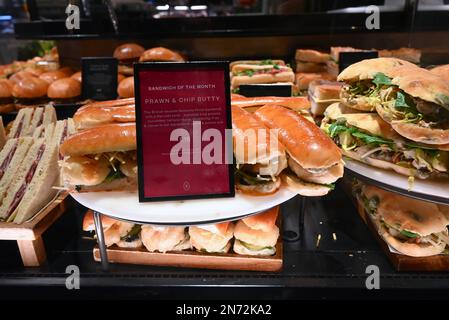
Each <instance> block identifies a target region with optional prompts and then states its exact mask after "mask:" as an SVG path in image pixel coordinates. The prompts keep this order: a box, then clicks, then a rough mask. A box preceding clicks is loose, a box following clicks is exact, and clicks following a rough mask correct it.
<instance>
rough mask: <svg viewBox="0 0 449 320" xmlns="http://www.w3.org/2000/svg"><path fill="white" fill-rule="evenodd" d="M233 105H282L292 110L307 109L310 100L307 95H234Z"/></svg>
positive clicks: (245, 106) (242, 106)
mask: <svg viewBox="0 0 449 320" xmlns="http://www.w3.org/2000/svg"><path fill="white" fill-rule="evenodd" d="M231 105H232V106H238V107H241V108H247V107H255V106H264V105H280V106H283V107H287V108H290V109H292V110H306V109H309V108H310V102H309V100H308V99H307V97H253V98H246V97H244V96H240V95H238V96H237V95H234V94H233V95H232V97H231Z"/></svg>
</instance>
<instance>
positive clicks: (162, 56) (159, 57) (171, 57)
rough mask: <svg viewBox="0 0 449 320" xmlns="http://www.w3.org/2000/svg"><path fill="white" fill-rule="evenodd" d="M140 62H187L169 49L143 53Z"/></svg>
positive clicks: (159, 48) (149, 50) (154, 49)
mask: <svg viewBox="0 0 449 320" xmlns="http://www.w3.org/2000/svg"><path fill="white" fill-rule="evenodd" d="M139 61H141V62H143V61H179V62H182V61H185V59H184V58H183V57H182V56H181V55H180V54H179V53H177V52H175V51H172V50H170V49H167V48H163V47H157V48H151V49H148V50H147V51H145V52H144V53H142V55H141V56H140V59H139Z"/></svg>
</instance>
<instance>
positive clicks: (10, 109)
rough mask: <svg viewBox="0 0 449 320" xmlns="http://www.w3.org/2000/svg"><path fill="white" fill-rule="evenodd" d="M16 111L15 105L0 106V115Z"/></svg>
mask: <svg viewBox="0 0 449 320" xmlns="http://www.w3.org/2000/svg"><path fill="white" fill-rule="evenodd" d="M14 110H16V106H15V105H14V103H8V104H2V105H0V113H9V112H13V111H14Z"/></svg>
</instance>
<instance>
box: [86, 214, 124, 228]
mask: <svg viewBox="0 0 449 320" xmlns="http://www.w3.org/2000/svg"><path fill="white" fill-rule="evenodd" d="M117 222H118V220H115V219H113V218H110V217H108V216H105V215H104V214H102V215H101V224H102V225H103V229H108V228H110V227H112V225H113V224H115V223H117ZM83 230H84V231H94V230H95V222H94V213H93V212H92V210H89V211H87V212H86V214H85V215H84V219H83Z"/></svg>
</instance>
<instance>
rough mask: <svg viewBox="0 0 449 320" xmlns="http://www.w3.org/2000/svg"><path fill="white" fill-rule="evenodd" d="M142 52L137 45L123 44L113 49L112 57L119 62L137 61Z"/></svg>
mask: <svg viewBox="0 0 449 320" xmlns="http://www.w3.org/2000/svg"><path fill="white" fill-rule="evenodd" d="M144 51H145V49H144V48H143V47H141V46H139V45H138V44H137V43H125V44H122V45H120V46H118V47H117V48H115V50H114V54H113V57H114V58H116V59H117V60H119V61H122V60H131V59H137V58H139V57H140V56H141V55H142V53H143V52H144Z"/></svg>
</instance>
